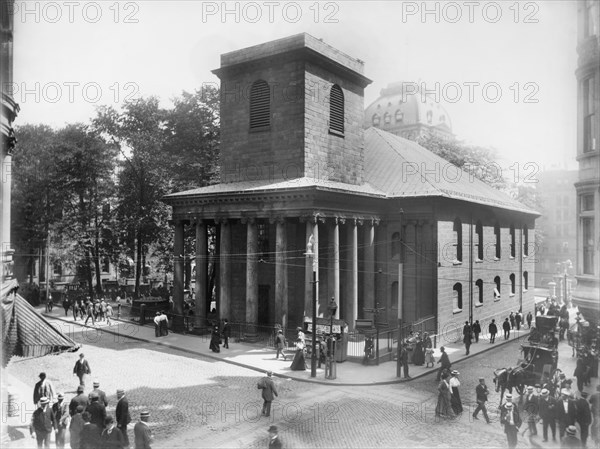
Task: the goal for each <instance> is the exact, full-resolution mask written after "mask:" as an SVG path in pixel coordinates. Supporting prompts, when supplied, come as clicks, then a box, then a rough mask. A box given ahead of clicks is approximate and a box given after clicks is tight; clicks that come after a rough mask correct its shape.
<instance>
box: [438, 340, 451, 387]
mask: <svg viewBox="0 0 600 449" xmlns="http://www.w3.org/2000/svg"><path fill="white" fill-rule="evenodd" d="M440 351H441V352H442V355H441V356H440V359H439V360H438V363H440V364H441V366H440V369H439V370H438V373H437V381H438V382H439V381H440V379H441V376H442V373H443V372H444V371H446V372H447V373H449V372H450V368H452V364H451V363H450V359H449V358H448V354H446V348H444V347H443V346H440Z"/></svg>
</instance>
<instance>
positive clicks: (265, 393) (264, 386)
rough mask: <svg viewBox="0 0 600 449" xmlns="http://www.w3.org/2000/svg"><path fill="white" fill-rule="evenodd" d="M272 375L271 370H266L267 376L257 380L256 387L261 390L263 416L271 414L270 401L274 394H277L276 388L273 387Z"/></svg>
mask: <svg viewBox="0 0 600 449" xmlns="http://www.w3.org/2000/svg"><path fill="white" fill-rule="evenodd" d="M272 376H273V373H272V372H271V371H267V376H266V377H263V378H262V379H261V380H259V381H258V384H257V386H256V388H258V389H259V390H262V393H261V395H262V398H263V408H262V414H263V415H264V416H271V402H273V399H274V397H275V396H278V394H277V389H276V388H275V382H273V377H272Z"/></svg>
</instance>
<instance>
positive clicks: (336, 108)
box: [329, 84, 344, 134]
mask: <svg viewBox="0 0 600 449" xmlns="http://www.w3.org/2000/svg"><path fill="white" fill-rule="evenodd" d="M329 130H330V131H332V132H334V133H336V134H344V93H343V92H342V89H341V88H340V86H338V85H337V84H334V85H333V86H332V87H331V93H330V95H329Z"/></svg>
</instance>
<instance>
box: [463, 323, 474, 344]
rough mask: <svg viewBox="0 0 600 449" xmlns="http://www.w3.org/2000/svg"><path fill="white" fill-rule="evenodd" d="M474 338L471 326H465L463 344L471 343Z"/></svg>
mask: <svg viewBox="0 0 600 449" xmlns="http://www.w3.org/2000/svg"><path fill="white" fill-rule="evenodd" d="M472 338H473V337H472V335H471V326H469V325H468V324H465V325H464V326H463V343H471V339H472Z"/></svg>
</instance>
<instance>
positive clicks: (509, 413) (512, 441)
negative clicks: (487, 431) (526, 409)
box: [500, 397, 521, 448]
mask: <svg viewBox="0 0 600 449" xmlns="http://www.w3.org/2000/svg"><path fill="white" fill-rule="evenodd" d="M507 400H508V398H507ZM500 424H502V425H503V426H504V433H506V439H507V441H508V447H509V448H513V447H517V435H518V433H519V427H521V417H520V416H519V410H518V409H517V407H515V406H514V404H513V403H512V397H511V398H510V401H507V402H506V403H505V404H504V405H503V406H502V411H501V414H500Z"/></svg>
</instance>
